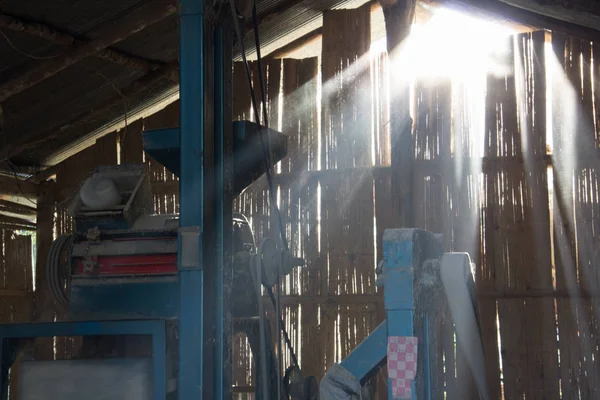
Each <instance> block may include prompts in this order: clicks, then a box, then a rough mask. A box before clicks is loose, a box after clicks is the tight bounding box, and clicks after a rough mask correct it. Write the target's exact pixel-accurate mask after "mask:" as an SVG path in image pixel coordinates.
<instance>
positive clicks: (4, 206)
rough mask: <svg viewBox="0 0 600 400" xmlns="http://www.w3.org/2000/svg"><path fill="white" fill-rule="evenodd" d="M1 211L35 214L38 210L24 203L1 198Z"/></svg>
mask: <svg viewBox="0 0 600 400" xmlns="http://www.w3.org/2000/svg"><path fill="white" fill-rule="evenodd" d="M0 211H6V212H10V213H13V214H21V215H29V216H35V215H36V213H37V210H36V209H35V208H33V207H29V206H26V205H23V204H18V203H13V202H12V201H8V200H0Z"/></svg>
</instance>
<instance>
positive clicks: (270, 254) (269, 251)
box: [258, 238, 282, 287]
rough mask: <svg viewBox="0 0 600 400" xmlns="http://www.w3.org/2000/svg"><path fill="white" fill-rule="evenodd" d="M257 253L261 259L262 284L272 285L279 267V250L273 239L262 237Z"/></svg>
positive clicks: (274, 282) (275, 280) (280, 259)
mask: <svg viewBox="0 0 600 400" xmlns="http://www.w3.org/2000/svg"><path fill="white" fill-rule="evenodd" d="M258 255H259V256H260V259H261V261H262V268H261V269H262V284H263V285H265V286H266V287H273V285H275V284H276V283H277V279H278V277H279V270H280V269H281V261H282V258H281V252H280V251H279V249H278V248H277V244H276V243H275V241H274V240H273V239H270V238H264V239H263V240H262V241H261V242H260V245H259V246H258Z"/></svg>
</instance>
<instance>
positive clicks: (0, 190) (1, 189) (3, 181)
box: [0, 175, 37, 199]
mask: <svg viewBox="0 0 600 400" xmlns="http://www.w3.org/2000/svg"><path fill="white" fill-rule="evenodd" d="M0 194H3V195H11V196H17V197H28V198H32V199H35V198H36V197H37V185H35V184H33V183H31V182H27V181H24V180H21V179H19V178H17V177H14V176H8V175H0Z"/></svg>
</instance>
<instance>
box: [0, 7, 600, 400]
mask: <svg viewBox="0 0 600 400" xmlns="http://www.w3.org/2000/svg"><path fill="white" fill-rule="evenodd" d="M369 25H370V10H369V8H368V7H364V8H360V9H357V10H340V11H331V12H326V13H325V16H324V26H323V48H322V54H321V57H319V58H311V59H304V60H293V59H284V60H267V61H265V65H264V68H265V71H264V72H265V76H267V93H266V94H267V96H266V97H267V99H268V108H269V112H270V123H271V127H273V128H275V129H279V130H282V131H283V132H284V133H286V134H287V135H288V137H289V144H290V148H289V154H288V156H287V157H286V158H285V159H284V160H283V161H282V162H281V163H280V164H279V165H278V166H277V169H276V172H277V174H276V177H275V182H276V186H277V198H278V203H279V207H280V210H281V214H282V217H283V220H284V223H285V226H286V230H287V231H286V236H287V238H288V239H289V241H290V248H291V249H292V251H293V252H295V253H296V254H297V255H300V256H302V257H304V258H305V259H306V261H307V267H306V268H304V269H301V270H299V271H295V272H294V273H292V274H291V275H289V276H288V277H286V278H285V279H284V280H283V282H282V287H281V289H282V308H283V310H284V315H285V324H286V328H287V331H288V332H289V334H290V337H291V340H292V343H293V346H294V348H295V349H296V352H297V354H298V355H299V357H300V363H301V366H302V368H303V369H304V371H305V373H307V374H312V375H315V376H317V377H319V378H320V377H321V376H323V374H324V373H325V371H326V370H327V368H328V367H330V366H331V364H332V363H334V362H337V361H339V360H341V359H342V358H343V357H345V356H346V355H347V354H348V352H349V351H350V350H351V349H353V348H354V347H355V346H356V345H357V344H358V343H360V341H361V340H362V339H364V338H365V337H366V336H367V335H368V334H369V332H371V331H372V330H373V329H374V328H375V327H376V326H377V324H378V323H379V322H380V321H381V320H382V319H383V318H384V311H383V305H382V297H381V292H380V291H379V290H378V289H377V288H376V287H375V281H374V279H375V276H374V268H375V265H376V262H377V261H378V260H379V259H380V258H381V237H382V234H383V230H384V229H385V228H390V227H397V223H396V222H395V221H396V214H395V212H394V210H393V207H392V199H393V193H392V189H391V188H392V182H391V180H392V173H391V167H390V158H391V155H390V147H391V146H390V142H391V140H392V138H390V132H389V117H390V110H389V105H388V103H387V101H388V95H389V93H388V91H389V90H390V88H389V85H388V78H387V76H388V74H389V73H398V72H397V71H389V70H388V66H387V63H388V61H387V57H386V55H385V54H371V53H370V51H369V48H370V34H369V32H370V26H369ZM544 41H545V37H544V34H542V33H535V34H533V35H524V36H520V37H519V38H517V39H515V40H514V41H511V42H510V44H509V48H510V49H511V50H510V52H509V54H508V55H507V56H506V59H507V65H508V70H507V71H506V73H505V74H503V75H495V76H492V77H487V78H486V77H485V76H484V77H481V81H480V82H479V83H480V84H481V90H479V89H476V90H474V89H473V87H470V86H469V85H464V84H461V83H457V82H452V81H449V80H443V79H442V80H439V81H436V82H421V81H417V82H415V84H414V93H413V95H414V110H413V117H414V121H415V123H414V127H413V150H414V151H413V154H414V159H413V160H412V162H413V167H414V168H413V171H414V173H413V183H414V185H413V186H414V187H413V189H414V198H413V214H414V219H415V225H416V226H417V227H421V228H424V229H428V230H431V231H434V232H440V233H443V234H444V239H445V246H446V249H447V250H456V251H468V252H469V253H470V254H471V256H472V258H473V259H474V261H475V262H476V264H477V269H476V271H475V275H476V282H477V290H478V294H479V308H480V313H481V323H482V328H483V333H484V344H485V349H486V357H487V363H488V365H487V374H488V378H489V381H490V386H491V390H492V392H493V393H492V398H494V399H496V398H505V399H522V398H526V399H537V398H544V399H554V398H556V399H558V398H564V399H579V398H581V399H594V398H597V397H598V390H600V388H598V384H597V382H598V366H597V359H598V356H599V355H598V354H597V353H598V346H599V344H600V343H598V337H599V335H600V332H599V329H600V327H599V324H598V316H597V314H596V313H597V312H598V308H597V305H598V301H597V298H598V297H597V296H598V292H599V289H600V288H598V285H600V277H599V275H598V272H597V271H596V267H595V265H594V260H596V259H597V258H598V257H597V252H598V250H596V249H598V248H599V247H598V244H599V243H598V239H597V238H598V233H597V232H598V231H597V229H598V228H599V226H598V221H599V219H598V212H599V211H600V205H599V203H600V199H599V198H598V197H599V196H598V175H597V172H596V169H597V160H598V159H599V158H598V146H600V135H599V133H598V124H599V122H600V121H599V120H598V117H597V115H598V114H597V113H596V109H595V107H596V104H597V98H596V90H595V82H596V81H597V79H600V76H598V72H597V71H596V69H594V63H593V61H592V60H593V55H594V53H597V51H594V50H596V48H597V47H596V46H595V45H590V44H589V43H587V42H582V41H579V40H576V39H573V38H565V37H561V36H559V35H553V42H552V45H553V46H552V47H553V48H554V52H552V53H550V54H546V52H547V51H548V50H549V49H550V47H546V46H545V45H544ZM555 58H556V59H555ZM257 68H258V66H257V65H256V64H252V69H253V80H254V81H255V84H256V82H257V81H258V78H257V76H258V74H257ZM582 71H583V73H582ZM546 76H548V77H549V78H550V79H548V80H547V79H545V77H546ZM592 77H593V78H592ZM547 82H551V84H550V85H547V84H546V83H547ZM548 86H550V88H548ZM559 89H560V92H559ZM550 93H551V94H552V100H553V101H550V102H547V101H546V100H547V95H548V94H550ZM565 93H568V94H569V96H566V95H565ZM233 100H234V102H233V114H234V118H238V119H253V114H252V113H251V108H250V98H249V92H248V89H247V83H246V80H245V75H244V71H243V68H242V65H241V64H236V65H235V66H234V76H233ZM569 111H577V114H576V115H577V117H576V118H572V119H573V121H570V120H568V118H566V117H568V116H570V115H572V114H571V113H569ZM391 112H393V110H391ZM549 116H551V117H549ZM569 121H570V122H571V123H567V122H569ZM178 124H179V110H178V103H175V104H173V105H171V106H169V107H167V108H166V109H165V110H163V111H161V112H159V113H157V114H155V115H153V116H151V117H149V118H146V119H144V120H143V121H138V122H136V123H133V124H131V125H130V126H128V127H127V128H126V129H125V130H123V131H121V132H116V133H113V134H110V135H108V136H106V137H104V138H102V139H100V140H98V141H97V143H96V144H95V145H94V146H92V147H91V148H89V149H87V150H85V151H83V152H81V153H79V154H77V155H75V156H73V157H71V158H70V159H68V160H66V161H65V162H63V163H62V164H61V166H60V168H59V170H58V173H57V177H56V183H55V184H51V183H46V184H44V185H43V188H42V190H41V193H40V198H39V204H40V205H39V207H38V230H37V246H38V247H37V249H38V262H37V271H38V274H37V279H36V282H37V290H36V302H37V304H38V305H37V307H36V308H37V312H36V316H35V318H36V320H46V321H50V320H54V318H56V319H59V320H60V319H61V318H63V317H64V314H63V313H62V312H61V311H60V310H56V309H54V307H53V304H52V302H51V300H49V299H48V298H47V293H45V281H44V274H43V272H40V271H41V267H42V266H43V262H44V260H45V254H47V251H48V246H49V244H50V243H51V240H52V238H54V237H56V235H58V234H61V233H65V232H70V231H71V229H72V222H71V221H70V219H69V218H68V217H67V215H66V213H65V211H64V208H65V206H66V200H67V198H68V197H69V196H70V195H71V194H73V193H74V191H75V190H77V188H78V185H79V184H80V183H81V181H82V180H83V178H84V177H85V176H87V174H88V173H89V172H90V171H91V170H92V169H93V168H94V167H95V166H97V165H101V164H104V165H106V164H116V163H119V162H120V163H129V162H146V163H147V164H148V166H149V169H150V171H151V176H152V183H153V195H154V204H155V211H156V212H158V213H173V212H178V182H177V180H176V179H175V178H174V177H173V175H172V174H170V173H168V172H167V171H166V170H165V169H164V168H163V167H162V166H160V165H158V164H157V163H155V162H154V161H152V160H150V159H148V158H146V156H145V155H144V154H143V151H142V146H141V130H142V129H153V128H167V127H174V126H178ZM574 132H577V134H576V135H575V134H574ZM547 137H549V138H550V139H549V140H547ZM548 141H550V142H553V146H552V148H553V150H554V151H553V153H552V154H550V152H549V151H548V150H549V149H548V148H547V146H546V143H547V142H548ZM234 208H235V211H239V212H242V213H244V214H245V215H247V216H248V217H249V218H250V220H251V224H252V226H253V229H254V232H255V236H256V237H257V238H258V239H260V238H263V237H267V236H272V235H275V234H277V232H276V230H275V228H274V227H275V225H274V224H273V216H272V215H271V213H270V207H269V203H268V192H267V186H266V182H265V180H264V178H262V179H260V180H259V181H257V182H256V183H255V184H253V185H252V186H251V187H250V188H248V189H247V190H246V191H245V192H244V193H242V194H241V195H240V196H239V197H238V198H237V199H236V200H235V203H234ZM6 235H12V233H10V232H9V231H5V233H4V236H3V237H8V236H6ZM25 241H26V239H24V238H23V237H18V238H16V239H12V240H10V241H8V242H7V243H9V242H10V243H11V244H10V245H7V246H4V253H2V254H5V257H4V260H8V259H9V258H8V256H6V254H8V252H9V248H11V247H10V246H16V244H17V243H20V242H23V243H22V244H23V246H25ZM10 251H12V250H10ZM22 252H23V251H21V253H22ZM19 254H20V253H19ZM21 263H22V265H23V266H24V267H23V268H25V269H24V271H26V270H27V268H29V270H31V266H30V265H29V264H26V262H25V261H19V265H21ZM7 270H8V269H7V268H6V267H5V268H3V269H2V271H7ZM24 273H26V272H24ZM9 275H10V274H7V273H6V272H5V275H4V276H5V277H4V278H2V277H0V283H1V282H5V281H6V282H8V280H7V278H6V276H9ZM21 278H22V276H21ZM21 278H19V279H21ZM11 279H12V278H11ZM15 279H17V278H16V277H15ZM15 282H16V281H15ZM19 282H21V283H19V285H21V284H23V282H22V279H21V280H19ZM15 285H16V283H15ZM6 288H7V289H9V288H10V289H11V290H12V288H13V287H12V286H11V285H8V283H7V286H6ZM15 288H16V286H15ZM19 288H20V289H19V290H25V291H27V290H30V289H27V287H26V286H23V287H22V288H21V286H19ZM1 294H2V293H1V292H0V295H1ZM10 299H12V298H10ZM6 301H9V300H6ZM10 301H12V300H10ZM9 303H10V302H9ZM9 303H4V304H9ZM19 304H21V303H19ZM440 304H441V305H440V306H439V309H438V312H437V316H436V317H435V318H434V325H433V327H434V328H433V330H434V332H435V335H433V349H432V368H433V371H434V373H433V381H432V383H433V385H434V388H435V389H434V398H440V399H441V398H448V399H475V398H476V394H475V390H474V387H473V384H472V378H471V376H470V372H469V371H468V369H467V367H466V363H465V359H464V355H463V353H462V349H461V348H460V346H458V347H456V345H455V338H454V329H453V326H452V322H451V321H450V320H449V319H448V317H447V316H448V315H449V313H448V310H447V309H446V308H445V306H444V305H443V303H440ZM11 307H13V306H12V305H11ZM22 307H24V308H23V310H22V313H21V311H19V312H20V313H21V314H19V315H22V317H20V318H25V317H24V315H25V314H24V313H26V310H25V309H26V307H25V306H24V305H23V306H22ZM10 309H11V310H12V309H13V308H10ZM29 309H31V306H30V308H29ZM7 310H9V308H8V307H3V308H2V310H0V311H1V312H2V313H5V314H0V315H6V318H13V317H12V316H11V317H9V316H8V315H13V314H11V313H12V312H13V311H10V312H9V311H7ZM269 312H270V311H269ZM269 315H270V316H271V317H272V313H270V314H269ZM29 318H31V317H29ZM78 345H79V341H78V339H77V338H63V339H60V340H58V341H57V343H56V346H54V344H53V343H52V341H51V340H50V341H40V342H39V343H37V346H36V351H37V354H38V355H41V356H45V357H47V358H69V357H71V356H72V355H73V354H74V353H75V352H76V351H77V349H78ZM283 356H284V360H285V363H286V364H287V363H288V362H289V360H290V357H289V354H288V352H287V349H284V353H283ZM251 363H252V358H251V355H250V350H249V346H248V344H247V342H246V340H245V338H244V337H242V336H241V335H238V336H236V337H235V340H234V384H235V385H236V386H238V391H249V390H251V388H250V386H251V385H252V384H253V379H254V377H253V376H252V372H251ZM380 381H382V380H381V379H380ZM380 389H381V388H380ZM384 390H385V389H384ZM239 396H240V398H249V397H252V396H251V395H250V394H239ZM444 396H445V397H444ZM382 398H383V397H382Z"/></svg>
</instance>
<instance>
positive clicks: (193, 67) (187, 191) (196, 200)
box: [178, 0, 205, 400]
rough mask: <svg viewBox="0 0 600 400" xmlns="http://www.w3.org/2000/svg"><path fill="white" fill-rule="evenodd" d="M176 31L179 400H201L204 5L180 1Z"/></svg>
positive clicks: (193, 0)
mask: <svg viewBox="0 0 600 400" xmlns="http://www.w3.org/2000/svg"><path fill="white" fill-rule="evenodd" d="M179 13H180V21H179V30H180V45H179V51H180V85H179V88H180V99H181V103H180V109H181V116H180V119H181V121H180V126H181V130H180V132H181V133H180V135H181V161H180V162H181V176H180V228H179V257H178V267H179V313H180V315H179V379H178V398H179V399H180V400H189V399H202V390H203V384H204V382H203V374H204V370H203V359H204V351H203V344H204V332H203V317H204V315H203V306H204V304H203V303H204V302H203V290H202V288H203V281H204V273H203V270H202V256H203V249H202V233H201V232H202V227H203V226H204V133H205V132H204V108H205V107H204V71H205V66H204V0H179Z"/></svg>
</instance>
